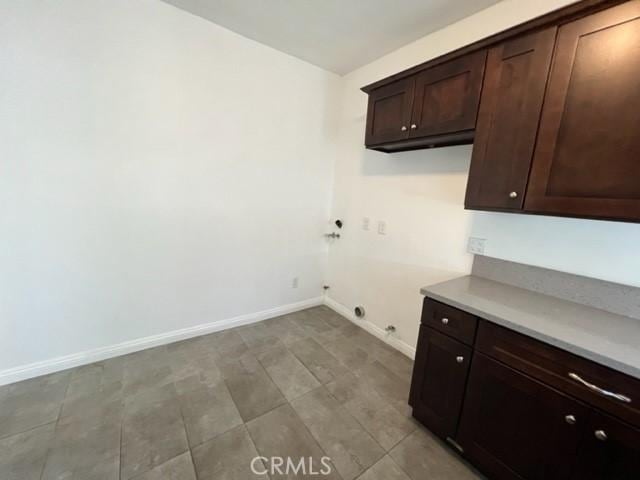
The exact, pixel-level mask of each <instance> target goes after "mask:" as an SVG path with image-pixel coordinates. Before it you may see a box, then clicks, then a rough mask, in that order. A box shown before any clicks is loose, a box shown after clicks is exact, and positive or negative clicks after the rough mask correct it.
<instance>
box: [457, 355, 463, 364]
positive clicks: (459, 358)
mask: <svg viewBox="0 0 640 480" xmlns="http://www.w3.org/2000/svg"><path fill="white" fill-rule="evenodd" d="M456 362H458V363H462V362H464V357H463V356H462V355H460V356H458V357H456Z"/></svg>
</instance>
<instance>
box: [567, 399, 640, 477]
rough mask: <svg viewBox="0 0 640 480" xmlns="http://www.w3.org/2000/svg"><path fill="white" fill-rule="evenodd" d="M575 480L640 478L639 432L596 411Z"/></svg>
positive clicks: (592, 415)
mask: <svg viewBox="0 0 640 480" xmlns="http://www.w3.org/2000/svg"><path fill="white" fill-rule="evenodd" d="M584 435H585V438H584V440H583V442H582V443H581V445H580V454H579V456H578V462H577V464H576V471H575V472H574V475H573V477H572V478H573V480H637V479H638V478H640V430H638V429H636V428H633V427H631V426H629V425H626V424H624V423H622V422H620V421H618V420H616V419H615V418H612V417H609V416H608V415H604V414H602V413H599V412H596V411H593V412H592V413H591V417H590V419H589V425H588V427H587V428H586V430H585V433H584Z"/></svg>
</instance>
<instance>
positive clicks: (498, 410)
mask: <svg viewBox="0 0 640 480" xmlns="http://www.w3.org/2000/svg"><path fill="white" fill-rule="evenodd" d="M472 365H473V366H472V368H471V374H470V376H469V385H468V388H467V393H466V397H465V407H464V412H463V415H462V419H461V421H460V430H459V434H458V443H459V444H460V445H461V446H462V448H463V449H464V452H465V455H466V456H467V457H469V458H470V459H471V460H472V462H474V463H475V464H476V465H477V466H478V467H479V468H480V469H481V470H482V471H483V472H484V473H486V474H487V475H488V476H489V477H490V478H493V479H527V480H554V479H558V480H559V479H567V478H569V477H570V475H571V472H572V470H573V466H574V464H575V461H576V454H577V450H578V444H579V440H580V435H581V430H582V428H583V425H584V424H585V423H586V420H587V417H588V411H589V409H588V408H587V407H586V406H585V405H583V404H581V403H580V402H578V401H576V400H573V399H571V398H569V397H567V396H565V395H563V394H561V393H559V392H557V391H555V390H553V389H552V388H549V387H547V386H545V385H544V384H542V383H539V382H537V381H535V380H533V379H531V378H529V377H527V376H525V375H522V374H521V373H518V372H516V371H515V370H512V369H511V368H509V367H507V366H505V365H502V364H501V363H498V362H496V361H494V360H492V359H490V358H488V357H485V356H484V355H482V354H480V353H476V354H475V355H474V358H473V363H472Z"/></svg>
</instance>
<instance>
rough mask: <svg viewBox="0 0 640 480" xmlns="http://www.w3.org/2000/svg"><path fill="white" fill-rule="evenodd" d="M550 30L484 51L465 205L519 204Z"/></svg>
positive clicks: (528, 164) (549, 48) (512, 206)
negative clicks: (485, 61) (482, 82)
mask: <svg viewBox="0 0 640 480" xmlns="http://www.w3.org/2000/svg"><path fill="white" fill-rule="evenodd" d="M556 31H557V28H556V27H551V28H548V29H546V30H542V31H540V32H537V33H534V34H531V35H528V36H525V37H518V38H515V39H513V40H509V41H507V42H504V43H502V44H500V45H498V46H496V47H494V48H492V49H491V50H489V56H488V59H487V68H486V73H485V80H484V89H483V91H482V99H481V102H480V112H479V114H478V121H477V124H476V134H475V141H474V145H473V154H472V157H471V171H470V173H469V181H468V184H467V196H466V199H465V207H467V208H477V209H482V208H484V209H499V210H508V209H517V210H519V209H521V208H522V206H523V202H524V195H525V191H526V186H527V179H528V177H529V169H530V167H531V159H532V156H533V149H534V146H535V141H536V134H537V132H538V121H539V119H540V112H541V110H542V101H543V99H544V92H545V87H546V84H547V77H548V74H549V68H550V66H551V57H552V54H553V46H554V42H555V36H556Z"/></svg>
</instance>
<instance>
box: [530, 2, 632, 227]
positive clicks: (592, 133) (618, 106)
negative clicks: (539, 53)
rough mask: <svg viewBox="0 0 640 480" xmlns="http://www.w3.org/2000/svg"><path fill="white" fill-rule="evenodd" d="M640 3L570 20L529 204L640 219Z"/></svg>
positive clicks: (558, 54)
mask: <svg viewBox="0 0 640 480" xmlns="http://www.w3.org/2000/svg"><path fill="white" fill-rule="evenodd" d="M639 79H640V2H639V1H631V2H628V3H624V4H622V5H620V6H617V7H614V8H611V9H609V10H605V11H603V12H600V13H598V14H595V15H591V16H588V17H584V18H582V19H580V20H577V21H575V22H572V23H568V24H566V25H563V26H562V27H560V29H559V30H558V41H557V45H556V51H555V57H554V63H553V67H552V71H551V76H550V79H549V86H548V90H547V95H546V98H545V102H544V107H543V111H542V119H541V124H540V132H539V136H538V142H537V145H536V152H535V154H534V159H533V166H532V170H531V178H530V182H529V187H528V191H527V196H526V200H525V210H527V211H531V212H538V213H550V214H560V215H572V216H583V217H600V218H609V219H624V220H635V221H638V220H640V180H639V179H640V135H639V134H638V129H639V127H640V86H639V83H638V82H639Z"/></svg>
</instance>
